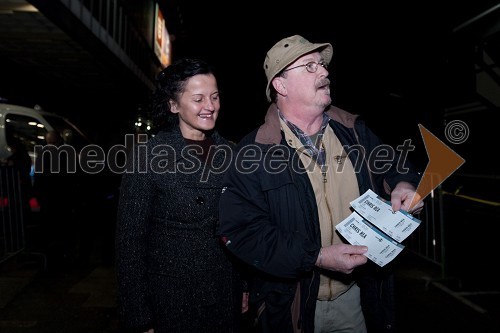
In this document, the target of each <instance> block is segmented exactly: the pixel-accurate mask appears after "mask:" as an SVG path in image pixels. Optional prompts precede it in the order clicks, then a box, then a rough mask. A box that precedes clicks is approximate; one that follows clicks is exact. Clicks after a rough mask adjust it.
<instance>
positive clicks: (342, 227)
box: [336, 212, 404, 267]
mask: <svg viewBox="0 0 500 333" xmlns="http://www.w3.org/2000/svg"><path fill="white" fill-rule="evenodd" d="M336 229H337V231H338V232H339V233H340V234H341V235H342V236H343V237H344V238H345V239H346V240H347V241H348V242H349V243H350V244H352V245H366V246H367V247H368V252H367V253H366V254H365V256H366V257H368V259H370V260H372V261H373V262H375V263H376V264H377V265H379V266H381V267H383V266H384V265H385V264H387V263H388V262H390V261H391V260H392V259H394V258H395V257H396V256H397V255H398V254H399V253H400V252H401V251H402V250H403V249H404V245H401V244H399V243H398V242H396V241H394V240H393V239H391V238H390V237H389V236H387V235H385V234H384V233H383V232H381V231H380V230H378V229H377V228H376V227H375V226H373V225H371V224H370V222H368V221H366V220H364V219H363V218H362V217H361V216H360V215H358V214H357V213H356V212H353V213H352V214H351V215H349V216H348V217H347V218H346V219H345V220H343V221H342V222H340V223H339V224H337V226H336Z"/></svg>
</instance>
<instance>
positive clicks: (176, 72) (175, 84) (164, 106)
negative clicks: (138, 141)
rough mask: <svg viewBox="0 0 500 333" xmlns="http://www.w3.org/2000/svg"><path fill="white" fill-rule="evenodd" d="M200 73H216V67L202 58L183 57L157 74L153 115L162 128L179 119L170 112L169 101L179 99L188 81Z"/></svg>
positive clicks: (157, 124) (155, 121)
mask: <svg viewBox="0 0 500 333" xmlns="http://www.w3.org/2000/svg"><path fill="white" fill-rule="evenodd" d="M198 74H213V75H215V68H214V67H213V66H212V65H210V64H209V63H207V62H206V61H204V60H201V59H196V58H181V59H179V60H177V61H175V62H173V63H172V64H170V65H169V66H168V67H166V68H165V69H163V70H162V71H161V72H160V73H159V74H158V75H157V77H156V87H155V90H154V92H153V96H152V97H153V98H152V117H153V122H154V123H155V124H156V126H157V127H159V128H162V127H165V126H168V125H171V124H172V123H173V122H175V121H177V117H173V114H172V113H171V112H170V103H169V101H170V100H174V101H177V100H178V98H179V96H180V95H181V93H182V92H183V91H184V88H185V87H186V83H187V81H188V80H189V79H190V78H191V77H193V76H195V75H198Z"/></svg>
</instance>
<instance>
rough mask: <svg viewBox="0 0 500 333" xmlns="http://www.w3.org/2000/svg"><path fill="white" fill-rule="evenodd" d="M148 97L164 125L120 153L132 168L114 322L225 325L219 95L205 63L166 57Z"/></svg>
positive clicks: (120, 229) (201, 327) (224, 161)
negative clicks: (166, 63)
mask: <svg viewBox="0 0 500 333" xmlns="http://www.w3.org/2000/svg"><path fill="white" fill-rule="evenodd" d="M153 104H154V105H153V112H154V113H155V118H156V121H157V123H158V122H159V121H160V120H163V122H164V124H163V125H162V127H163V128H164V129H163V130H160V131H159V133H158V134H157V135H156V136H154V137H153V138H152V139H150V140H149V142H147V143H146V144H145V145H144V144H142V145H141V144H139V145H138V146H137V147H135V149H134V154H130V155H129V158H128V160H127V163H134V170H135V171H134V172H133V173H127V174H124V175H123V179H122V185H121V193H120V202H119V208H118V225H117V243H116V246H117V253H116V255H117V277H118V302H119V309H120V314H121V318H122V323H123V325H124V326H125V328H127V329H131V330H132V331H137V332H154V333H161V332H169V333H170V332H235V331H237V329H236V327H237V324H236V320H235V318H237V315H238V311H240V312H241V290H238V291H237V292H236V288H235V287H236V286H237V279H236V277H235V274H234V273H233V270H232V265H231V263H230V261H229V260H228V257H227V256H226V253H225V252H224V250H223V247H222V246H221V243H220V241H219V240H218V238H217V237H216V235H215V230H216V224H217V220H218V201H219V196H220V193H221V190H222V186H221V181H222V176H223V174H222V173H223V171H224V170H225V168H226V166H227V165H228V163H229V159H230V158H231V152H232V149H231V147H230V144H229V142H228V141H227V140H225V139H224V138H222V137H221V136H220V135H219V134H218V133H217V131H215V130H214V127H215V123H216V120H217V116H218V114H219V109H220V100H219V90H218V86H217V80H216V77H215V75H214V71H213V68H212V67H211V66H210V65H209V64H207V63H206V62H203V61H201V60H196V59H181V60H179V61H177V62H175V63H173V64H171V65H170V66H168V67H167V68H166V69H164V70H163V71H162V72H161V73H160V74H159V76H158V80H157V87H156V90H155V93H154V95H153ZM167 119H170V120H168V121H166V120H167ZM140 141H141V140H139V142H140ZM238 295H239V296H238ZM238 297H239V298H238ZM235 304H239V308H238V309H236V308H237V306H235Z"/></svg>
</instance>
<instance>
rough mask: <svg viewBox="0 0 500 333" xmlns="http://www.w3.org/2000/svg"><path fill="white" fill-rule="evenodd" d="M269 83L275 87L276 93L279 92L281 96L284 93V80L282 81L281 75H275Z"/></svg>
mask: <svg viewBox="0 0 500 333" xmlns="http://www.w3.org/2000/svg"><path fill="white" fill-rule="evenodd" d="M271 84H272V85H273V87H274V89H276V92H278V94H280V95H282V96H285V95H286V86H285V82H284V81H283V79H282V78H281V77H275V78H274V79H273V81H272V82H271Z"/></svg>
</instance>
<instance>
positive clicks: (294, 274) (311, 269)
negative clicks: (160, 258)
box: [219, 104, 419, 333]
mask: <svg viewBox="0 0 500 333" xmlns="http://www.w3.org/2000/svg"><path fill="white" fill-rule="evenodd" d="M326 112H327V115H328V116H329V117H330V118H331V120H330V122H329V125H330V126H331V128H332V129H333V131H334V132H335V134H336V135H337V137H338V138H339V140H340V142H341V143H342V145H343V146H344V147H345V150H347V153H348V156H349V158H350V159H351V161H352V164H353V166H354V167H355V170H356V175H357V181H358V185H359V191H360V193H364V192H365V191H366V190H368V189H372V190H373V191H375V192H376V193H379V194H380V195H382V194H384V192H385V193H386V194H387V193H390V190H391V189H393V188H394V187H395V185H396V184H397V183H398V182H400V181H403V180H404V181H408V182H410V183H412V184H414V185H416V184H417V182H418V178H419V177H418V175H417V174H416V173H407V174H401V173H398V172H396V169H395V166H393V167H391V168H390V170H388V171H386V172H384V173H383V174H376V173H373V172H369V171H368V163H369V162H368V158H369V156H370V153H372V151H374V149H376V148H377V147H379V148H377V149H380V147H385V148H386V149H387V148H388V146H381V142H380V140H379V139H378V138H377V137H376V136H375V135H374V134H373V133H372V131H371V130H370V129H368V127H366V126H365V124H364V122H363V121H362V120H361V119H357V117H356V116H355V115H352V114H350V113H348V112H346V111H344V110H341V109H339V108H336V107H330V108H329V109H328V110H327V111H326ZM360 145H361V146H362V147H364V152H363V149H359V148H360V147H361V146H360ZM351 148H355V149H351ZM237 151H238V153H237V156H236V158H235V162H234V163H233V164H232V166H231V168H230V169H229V170H228V172H227V173H226V175H225V178H224V181H223V186H224V189H223V194H222V196H221V200H220V226H219V234H220V236H221V237H222V239H223V240H224V241H225V242H226V246H227V248H228V249H229V250H230V251H231V252H232V253H233V254H235V255H236V256H237V257H239V258H240V259H241V260H242V261H244V262H245V263H247V264H248V265H250V266H252V267H253V271H254V273H255V278H254V279H253V280H252V285H251V295H250V298H251V303H252V305H254V306H255V307H257V308H258V309H257V312H258V326H259V331H262V332H284V333H285V332H293V326H292V314H291V313H292V310H291V306H292V302H293V300H294V297H295V296H296V295H295V292H296V288H297V283H298V282H300V284H299V286H300V308H299V309H300V310H299V311H300V312H299V316H298V325H299V327H301V329H302V331H303V332H314V311H315V306H316V299H317V295H318V289H319V276H320V274H319V271H318V269H317V267H316V266H315V262H316V260H317V257H318V254H319V250H320V248H321V237H320V227H319V219H318V210H317V206H316V200H315V195H314V190H313V188H312V185H311V183H310V181H309V177H308V175H307V172H306V171H305V170H304V168H303V165H302V163H301V162H300V157H299V156H298V155H297V154H296V153H295V150H294V149H293V148H290V147H289V146H288V145H287V144H286V142H285V140H284V135H283V134H282V132H281V129H280V123H279V116H278V112H277V109H276V105H275V104H272V105H271V106H270V108H269V110H268V113H267V115H266V119H265V123H264V124H263V125H262V126H260V127H259V128H258V129H256V130H254V131H253V132H251V133H250V134H248V135H247V136H246V137H245V138H244V139H243V140H242V141H241V142H240V143H239V145H238V150H237ZM395 162H397V158H396V157H395V158H394V164H395ZM384 163H386V162H384ZM327 164H329V165H336V162H335V161H334V157H332V156H328V152H327ZM376 166H377V165H376V164H375V165H372V168H371V169H372V170H373V167H376ZM379 167H380V166H379ZM365 266H369V264H367V265H365ZM363 269H364V270H365V271H366V272H364V274H361V276H363V278H362V279H361V280H360V281H359V282H358V283H359V284H360V285H361V288H362V299H363V307H364V313H365V317H366V321H367V325H368V326H372V327H375V326H377V327H378V328H379V329H373V330H370V332H375V331H381V332H382V331H383V330H385V331H386V332H387V331H391V329H392V328H393V327H394V323H393V320H394V317H393V315H392V314H391V313H390V312H387V311H382V310H391V309H392V305H393V304H392V302H390V299H389V301H387V300H384V299H383V298H384V297H385V296H389V297H392V283H387V281H383V280H381V279H379V278H378V277H377V276H376V275H373V274H375V273H376V274H379V275H380V274H381V273H380V272H375V271H373V270H371V269H367V268H366V267H363ZM368 272H369V273H370V274H368ZM382 275H384V274H382ZM385 280H387V279H385ZM389 282H391V281H390V279H389ZM388 287H390V288H389V289H387V288H388ZM381 289H384V291H385V292H389V293H388V294H387V295H381V294H380V292H381ZM382 296H384V297H382ZM380 302H384V303H387V304H381V303H380ZM263 304H265V307H263V306H262V305H263ZM262 309H263V311H262V312H261V310H262ZM381 311H382V312H381ZM386 312H387V313H386ZM372 315H373V316H375V317H373V318H372Z"/></svg>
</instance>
